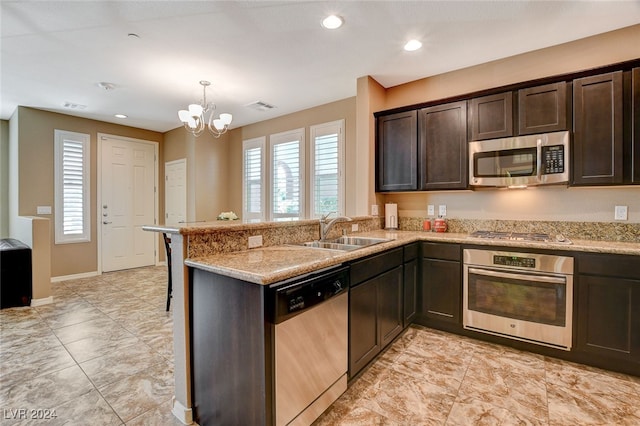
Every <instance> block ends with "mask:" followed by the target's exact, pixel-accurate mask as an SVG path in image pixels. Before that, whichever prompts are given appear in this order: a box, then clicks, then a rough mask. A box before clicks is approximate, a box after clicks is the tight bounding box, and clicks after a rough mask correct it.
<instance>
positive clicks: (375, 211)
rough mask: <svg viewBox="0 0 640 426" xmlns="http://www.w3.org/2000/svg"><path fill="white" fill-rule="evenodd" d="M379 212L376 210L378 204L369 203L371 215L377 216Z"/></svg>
mask: <svg viewBox="0 0 640 426" xmlns="http://www.w3.org/2000/svg"><path fill="white" fill-rule="evenodd" d="M378 214H379V212H378V205H377V204H371V216H378Z"/></svg>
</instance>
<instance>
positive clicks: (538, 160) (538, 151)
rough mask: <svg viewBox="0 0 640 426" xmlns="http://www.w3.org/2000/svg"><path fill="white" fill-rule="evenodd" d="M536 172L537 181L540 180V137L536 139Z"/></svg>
mask: <svg viewBox="0 0 640 426" xmlns="http://www.w3.org/2000/svg"><path fill="white" fill-rule="evenodd" d="M536 170H537V171H536V174H537V175H538V182H542V139H541V138H538V139H537V140H536Z"/></svg>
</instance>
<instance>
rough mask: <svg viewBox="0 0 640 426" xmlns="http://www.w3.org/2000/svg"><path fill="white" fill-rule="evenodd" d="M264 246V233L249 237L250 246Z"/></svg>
mask: <svg viewBox="0 0 640 426" xmlns="http://www.w3.org/2000/svg"><path fill="white" fill-rule="evenodd" d="M256 247H262V235H254V236H253V237H249V248H256Z"/></svg>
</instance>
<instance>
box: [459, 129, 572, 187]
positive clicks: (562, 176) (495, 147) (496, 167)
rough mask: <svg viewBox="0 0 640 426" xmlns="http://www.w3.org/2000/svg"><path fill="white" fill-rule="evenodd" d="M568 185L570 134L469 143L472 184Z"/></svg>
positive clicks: (562, 133)
mask: <svg viewBox="0 0 640 426" xmlns="http://www.w3.org/2000/svg"><path fill="white" fill-rule="evenodd" d="M568 182H569V132H568V131H564V132H554V133H543V134H538V135H527V136H517V137H512V138H502V139H490V140H484V141H474V142H469V185H471V186H476V187H482V186H497V187H524V186H532V185H547V184H562V183H568Z"/></svg>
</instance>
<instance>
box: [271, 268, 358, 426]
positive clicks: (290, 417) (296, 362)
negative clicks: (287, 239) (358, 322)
mask: <svg viewBox="0 0 640 426" xmlns="http://www.w3.org/2000/svg"><path fill="white" fill-rule="evenodd" d="M348 288H349V268H348V267H347V266H341V267H338V268H332V269H330V270H324V271H321V272H319V273H315V274H312V275H309V276H306V277H304V278H301V279H296V280H294V281H293V282H289V283H281V284H280V285H278V286H277V287H275V288H274V289H273V291H272V292H271V295H272V302H273V303H274V304H275V307H274V308H275V309H274V318H273V325H272V327H273V336H274V348H275V349H274V363H273V364H274V367H273V368H274V374H273V377H274V388H273V389H274V398H273V399H274V418H275V424H276V425H277V426H280V425H309V424H311V423H312V422H313V421H314V420H315V419H316V418H317V417H318V416H319V415H320V414H322V412H323V411H324V410H326V409H327V408H328V407H329V406H330V405H331V404H332V403H333V402H334V401H335V400H336V399H338V397H339V396H340V395H342V393H343V392H344V391H345V390H346V389H347V368H348V332H349V329H348V318H349V292H348Z"/></svg>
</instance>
